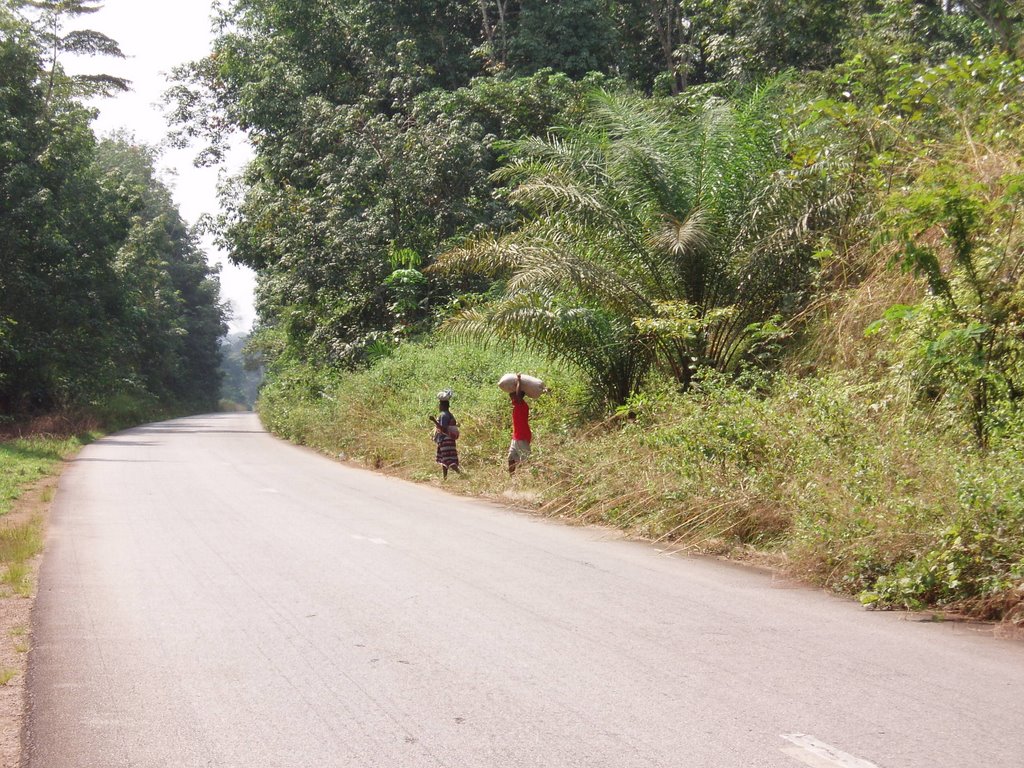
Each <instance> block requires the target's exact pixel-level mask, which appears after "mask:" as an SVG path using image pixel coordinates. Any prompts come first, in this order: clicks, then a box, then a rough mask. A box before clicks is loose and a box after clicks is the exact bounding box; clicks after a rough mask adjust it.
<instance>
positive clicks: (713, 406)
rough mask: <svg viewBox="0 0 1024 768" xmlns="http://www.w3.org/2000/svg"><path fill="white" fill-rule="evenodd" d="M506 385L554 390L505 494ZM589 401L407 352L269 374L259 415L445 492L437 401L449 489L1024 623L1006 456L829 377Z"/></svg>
mask: <svg viewBox="0 0 1024 768" xmlns="http://www.w3.org/2000/svg"><path fill="white" fill-rule="evenodd" d="M510 370H524V371H530V372H532V373H536V374H539V375H541V376H542V377H544V378H545V380H546V381H548V382H549V383H550V385H551V387H552V390H553V391H552V392H551V393H550V394H548V395H545V396H544V397H543V398H542V399H541V400H539V401H537V402H535V403H534V404H533V411H532V425H533V428H534V432H535V441H534V456H533V460H532V461H531V463H530V464H529V466H528V469H527V470H526V471H524V472H523V473H522V474H521V475H517V476H516V477H515V478H509V477H508V475H507V474H506V472H505V470H504V463H503V460H504V454H505V449H506V446H507V443H508V439H509V430H510V415H509V409H508V402H507V399H506V398H505V396H504V395H503V394H502V393H501V392H500V391H498V390H497V388H496V387H495V385H494V383H495V381H496V380H497V378H498V377H499V376H500V375H501V374H502V373H504V372H506V371H510ZM583 384H584V382H582V381H580V380H579V379H578V378H577V377H576V376H574V375H573V374H572V373H571V372H570V371H566V370H565V369H564V368H560V367H559V366H557V365H554V364H552V363H550V362H548V361H545V360H544V359H542V358H538V357H533V356H530V355H525V354H515V355H510V354H507V353H504V352H501V351H499V350H496V349H493V348H492V349H483V348H480V347H476V346H472V345H467V344H461V343H454V342H453V343H440V342H435V343H432V344H409V345H405V346H403V347H401V348H400V349H399V350H398V351H397V352H396V353H395V354H394V355H393V356H392V357H390V358H388V359H385V360H383V361H380V362H378V363H377V364H376V365H375V366H373V367H372V368H370V369H368V370H364V371H359V372H354V373H348V374H329V373H325V372H324V371H322V370H319V371H318V370H313V369H309V368H304V367H302V366H297V365H296V366H292V367H290V368H282V369H281V370H280V371H278V375H277V376H275V377H274V379H273V380H272V383H271V384H269V385H268V386H267V387H266V388H265V389H264V391H263V394H262V397H261V400H260V406H259V409H260V414H261V416H262V418H263V420H264V422H265V423H266V425H267V426H268V427H269V428H270V429H271V430H272V431H274V432H276V433H278V434H280V435H282V436H285V437H287V438H289V439H291V440H293V441H295V442H299V443H303V444H306V445H309V446H312V447H314V448H317V449H319V450H321V451H323V452H325V453H328V454H331V455H338V454H342V455H344V456H345V457H348V458H351V459H353V460H358V461H360V462H363V463H365V464H367V465H369V466H372V467H376V468H379V469H384V470H386V471H388V472H392V473H395V474H399V475H401V476H404V477H407V478H410V479H413V480H417V481H429V482H433V483H440V482H441V479H440V472H439V471H438V470H437V468H436V467H435V466H434V465H433V454H434V445H433V443H432V442H431V441H430V438H429V435H430V424H429V422H428V420H427V417H428V415H431V414H433V413H435V412H436V401H435V394H436V392H437V391H438V390H439V389H442V388H444V387H449V386H450V387H452V388H453V389H454V390H455V392H456V397H455V399H454V400H453V401H452V410H453V412H454V413H455V415H456V417H457V418H458V420H459V424H460V427H461V432H462V437H461V438H460V440H459V452H460V457H461V460H462V464H463V469H464V472H463V475H462V476H459V477H453V478H450V479H449V480H448V481H447V487H448V488H450V489H451V490H453V491H455V492H459V493H467V494H476V495H482V496H488V497H493V498H499V499H503V500H506V501H509V502H511V503H514V504H516V505H519V506H525V507H528V508H531V509H534V510H537V511H539V512H540V513H542V514H548V515H556V516H559V517H562V518H566V519H571V520H577V521H580V522H597V523H603V524H609V525H614V526H617V527H619V528H622V529H624V530H626V531H628V532H629V533H631V534H633V535H637V536H642V537H644V538H647V539H653V540H660V541H663V542H665V543H667V544H671V545H672V546H676V547H679V548H685V549H690V550H694V551H706V552H714V553H721V554H728V555H730V556H733V557H743V558H746V557H755V558H759V559H762V560H767V561H769V562H772V563H774V564H776V565H777V566H779V567H782V568H784V569H786V570H787V571H789V572H791V573H794V574H797V575H799V576H801V577H803V578H806V579H808V580H810V581H812V582H815V583H819V584H822V585H826V586H828V587H830V588H832V589H835V590H837V591H841V592H845V593H849V594H854V595H858V596H859V597H860V598H861V599H862V600H863V601H864V602H866V603H872V604H877V605H885V606H906V607H911V608H920V607H925V606H931V607H945V608H947V609H950V610H966V611H970V612H972V613H973V614H974V615H978V616H984V617H988V618H1007V619H1011V620H1022V619H1024V613H1022V611H1021V598H1022V591H1021V583H1022V580H1024V466H1022V465H1021V462H1020V460H1019V457H1020V450H1019V446H1017V447H1015V446H1004V447H1003V448H1002V449H993V450H991V451H989V452H988V453H986V454H984V455H982V454H980V453H979V452H978V451H977V450H976V449H974V448H973V447H972V446H971V443H970V440H969V439H966V438H965V439H964V440H963V441H962V442H957V441H952V440H951V439H950V438H949V436H948V435H943V434H942V433H939V432H938V431H935V430H934V429H933V427H932V426H931V425H929V423H928V422H927V421H926V419H925V418H923V417H921V416H919V415H914V411H913V410H912V409H901V408H900V407H899V406H898V405H896V404H894V403H893V401H892V399H891V398H889V397H887V395H886V392H887V390H886V388H885V387H883V386H881V385H877V386H872V385H870V384H864V383H858V382H855V381H853V380H850V379H844V378H843V376H841V375H838V374H832V375H829V376H825V377H810V378H797V377H791V376H787V375H779V376H777V377H775V378H774V379H773V380H771V381H768V380H766V381H765V382H763V383H761V385H760V386H754V387H751V386H750V383H749V382H745V383H744V384H745V386H739V385H737V384H735V383H732V382H730V381H728V380H726V379H724V378H715V379H709V380H705V381H704V382H703V383H702V384H701V385H699V386H698V387H697V388H696V389H695V390H693V391H691V392H690V393H688V394H679V393H678V392H675V391H674V390H672V389H671V388H668V387H664V388H661V389H659V388H658V387H657V386H652V387H648V389H647V390H646V392H645V394H644V395H643V396H642V397H638V398H636V399H635V400H634V401H633V402H632V403H631V404H630V407H629V409H628V410H627V409H622V410H621V411H620V412H619V413H618V414H617V415H614V416H611V417H608V418H606V419H598V420H595V419H588V418H587V417H586V416H585V415H583V414H582V413H581V411H580V408H581V403H582V402H583V400H582V398H583V397H584V392H585V391H586V388H585V387H584V386H583ZM908 414H909V415H908Z"/></svg>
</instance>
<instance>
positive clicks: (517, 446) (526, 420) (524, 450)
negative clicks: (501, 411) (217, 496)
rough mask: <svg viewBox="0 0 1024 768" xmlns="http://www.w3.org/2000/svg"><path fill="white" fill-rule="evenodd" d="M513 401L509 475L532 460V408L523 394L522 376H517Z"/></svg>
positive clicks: (511, 395) (510, 396)
mask: <svg viewBox="0 0 1024 768" xmlns="http://www.w3.org/2000/svg"><path fill="white" fill-rule="evenodd" d="M508 396H509V398H511V400H512V443H511V445H509V447H508V473H509V474H510V475H512V474H515V471H516V467H517V466H519V464H521V463H522V462H524V461H526V460H527V459H528V458H530V440H532V439H533V435H532V433H531V432H530V406H529V405H527V403H526V393H525V392H523V385H522V376H521V375H520V374H518V373H517V374H516V391H515V392H510V393H509V395H508Z"/></svg>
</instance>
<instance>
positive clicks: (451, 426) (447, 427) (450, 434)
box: [434, 389, 459, 478]
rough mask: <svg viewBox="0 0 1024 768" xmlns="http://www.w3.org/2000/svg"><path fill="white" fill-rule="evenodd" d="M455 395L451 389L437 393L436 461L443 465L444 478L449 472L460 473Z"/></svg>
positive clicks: (435, 421)
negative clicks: (453, 411) (454, 414)
mask: <svg viewBox="0 0 1024 768" xmlns="http://www.w3.org/2000/svg"><path fill="white" fill-rule="evenodd" d="M452 396H453V393H452V391H451V390H450V389H445V390H442V391H441V392H438V393H437V406H438V408H439V409H440V411H441V413H440V415H439V416H438V417H437V418H436V419H434V442H435V443H437V457H436V461H437V463H438V464H440V465H441V472H442V475H441V476H442V477H443V478H447V477H448V470H449V469H451V470H453V471H455V472H458V471H459V449H458V448H457V447H456V445H455V441H456V440H458V438H459V427H458V422H457V421H456V420H455V416H453V415H452V412H451V408H450V402H451V399H452Z"/></svg>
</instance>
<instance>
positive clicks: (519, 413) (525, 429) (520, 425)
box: [512, 400, 533, 442]
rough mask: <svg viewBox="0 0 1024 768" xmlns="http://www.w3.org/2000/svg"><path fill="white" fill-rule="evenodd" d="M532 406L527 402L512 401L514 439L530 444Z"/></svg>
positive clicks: (531, 436)
mask: <svg viewBox="0 0 1024 768" xmlns="http://www.w3.org/2000/svg"><path fill="white" fill-rule="evenodd" d="M532 438H533V435H532V434H530V406H528V405H527V404H526V401H525V400H513V401H512V439H513V440H525V441H526V442H530V440H531V439H532Z"/></svg>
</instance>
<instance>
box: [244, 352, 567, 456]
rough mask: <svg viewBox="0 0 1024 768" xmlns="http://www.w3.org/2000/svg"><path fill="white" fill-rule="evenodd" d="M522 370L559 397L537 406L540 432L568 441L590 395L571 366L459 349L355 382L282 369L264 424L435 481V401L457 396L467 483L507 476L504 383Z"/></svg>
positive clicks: (266, 402)
mask: <svg viewBox="0 0 1024 768" xmlns="http://www.w3.org/2000/svg"><path fill="white" fill-rule="evenodd" d="M510 370H521V371H527V372H531V373H534V374H536V375H539V376H541V377H543V378H544V380H545V381H546V382H547V383H548V384H549V385H550V386H551V387H552V389H553V390H554V394H553V395H552V396H550V397H549V396H547V395H545V396H544V398H542V399H541V400H539V401H537V403H536V404H535V406H534V409H533V414H532V424H533V427H534V432H535V433H536V434H537V435H538V438H539V436H540V435H550V434H552V433H557V432H564V430H565V429H566V428H567V426H566V425H568V424H571V423H573V422H574V421H575V419H576V418H577V409H578V406H579V398H580V397H581V395H582V388H581V387H580V386H579V385H578V383H577V381H576V378H575V376H574V375H573V374H572V373H571V372H569V371H566V370H565V369H564V367H563V366H559V365H556V364H553V363H552V362H551V361H550V360H546V359H544V358H542V357H538V356H536V355H529V354H523V353H511V354H510V353H509V352H508V351H507V350H501V349H496V348H483V347H479V346H477V345H468V344H458V343H451V342H435V343H424V344H421V343H409V344H404V345H402V346H401V347H399V348H398V349H397V350H395V351H394V353H393V354H392V355H390V356H388V357H386V358H383V359H381V360H379V361H378V362H377V363H376V364H375V365H374V366H373V367H371V368H369V369H366V370H361V371H355V372H347V373H343V374H340V373H337V372H333V371H328V370H324V369H316V368H312V367H309V366H307V365H304V364H300V363H295V362H291V361H280V362H279V364H278V365H277V366H276V367H275V369H274V371H273V374H272V375H271V377H270V378H269V380H268V383H267V384H266V386H265V387H264V388H263V390H262V392H261V394H260V400H259V406H258V408H259V413H260V417H261V419H262V420H263V422H264V424H266V425H267V427H268V428H269V429H271V430H273V431H274V432H275V433H277V434H280V435H282V436H283V437H287V438H288V439H290V440H293V441H295V442H299V443H302V444H304V445H309V446H312V447H315V448H318V449H320V450H322V451H324V452H326V453H329V454H331V455H337V454H338V453H339V452H340V453H344V455H345V456H347V457H349V458H353V459H357V460H361V461H363V462H365V463H367V464H370V465H371V466H377V467H384V468H387V469H389V470H392V471H409V472H413V473H415V474H416V475H417V476H422V473H424V472H426V473H429V470H430V467H431V466H432V464H433V460H434V454H433V450H434V448H435V447H436V446H434V444H433V443H432V442H431V440H430V429H428V427H429V426H430V424H429V422H428V421H427V416H429V415H436V412H437V399H436V393H437V392H438V390H440V389H444V388H451V389H452V390H453V391H454V393H455V397H454V398H453V400H452V411H453V412H454V413H455V414H456V417H457V418H458V420H459V426H460V430H461V433H462V437H461V438H460V444H459V453H460V461H461V465H462V467H463V468H464V469H465V470H467V472H468V473H472V472H475V471H477V470H480V471H487V472H490V471H492V470H495V469H497V470H500V469H501V462H502V460H503V459H504V455H505V451H506V450H507V448H508V440H509V434H510V429H511V421H510V419H511V415H510V414H511V412H510V410H509V406H508V397H507V395H505V394H504V393H503V392H501V391H500V390H498V388H497V386H496V384H497V380H498V378H499V377H500V376H501V375H502V374H504V373H506V372H508V371H510Z"/></svg>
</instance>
